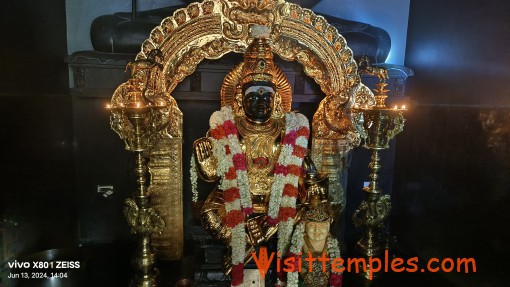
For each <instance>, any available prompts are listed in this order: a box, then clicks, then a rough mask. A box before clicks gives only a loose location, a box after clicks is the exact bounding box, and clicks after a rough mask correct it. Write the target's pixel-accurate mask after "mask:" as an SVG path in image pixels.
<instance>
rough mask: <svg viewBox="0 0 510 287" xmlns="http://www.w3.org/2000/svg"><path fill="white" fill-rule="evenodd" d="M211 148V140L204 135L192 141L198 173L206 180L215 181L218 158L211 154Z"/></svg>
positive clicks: (216, 178)
mask: <svg viewBox="0 0 510 287" xmlns="http://www.w3.org/2000/svg"><path fill="white" fill-rule="evenodd" d="M212 148H213V147H212V142H211V140H210V139H208V138H206V137H203V138H199V139H197V140H196V141H195V142H194V143H193V150H194V153H195V155H196V157H195V159H196V161H197V171H198V175H199V176H200V178H201V179H203V180H204V181H207V182H215V181H217V180H218V179H219V177H218V176H217V174H216V168H217V166H218V160H217V159H216V157H214V156H213V152H212Z"/></svg>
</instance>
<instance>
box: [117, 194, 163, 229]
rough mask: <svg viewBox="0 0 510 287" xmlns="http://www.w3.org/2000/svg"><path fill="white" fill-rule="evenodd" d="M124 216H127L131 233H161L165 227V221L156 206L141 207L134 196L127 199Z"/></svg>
mask: <svg viewBox="0 0 510 287" xmlns="http://www.w3.org/2000/svg"><path fill="white" fill-rule="evenodd" d="M125 204H126V206H125V207H124V216H125V217H126V219H127V221H128V223H129V226H131V233H139V234H152V233H154V234H161V232H163V229H164V228H165V222H164V221H163V219H162V218H161V217H160V216H159V215H158V213H157V212H156V210H154V208H152V207H149V208H146V209H139V208H138V206H137V205H136V202H135V200H134V199H132V198H128V199H126V201H125Z"/></svg>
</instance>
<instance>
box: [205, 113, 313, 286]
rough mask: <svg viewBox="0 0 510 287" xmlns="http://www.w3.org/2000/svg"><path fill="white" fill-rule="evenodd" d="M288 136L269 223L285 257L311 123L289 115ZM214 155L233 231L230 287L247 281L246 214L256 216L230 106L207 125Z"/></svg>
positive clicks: (276, 176) (226, 220) (277, 167)
mask: <svg viewBox="0 0 510 287" xmlns="http://www.w3.org/2000/svg"><path fill="white" fill-rule="evenodd" d="M285 123H286V125H285V126H286V128H285V135H284V136H283V138H282V149H281V152H280V155H279V157H278V161H277V163H276V164H275V168H274V182H273V185H272V186H271V195H270V200H269V211H268V223H269V224H270V225H273V226H275V225H276V224H279V226H278V251H279V252H281V254H285V253H286V251H287V249H288V247H289V245H290V237H291V234H292V229H293V223H294V216H295V215H296V198H297V193H298V180H299V176H300V175H301V164H302V162H303V158H304V156H305V155H306V152H307V146H308V135H309V134H310V129H309V124H308V119H306V117H305V116H303V115H301V114H296V113H287V114H286V115H285ZM209 124H210V127H211V129H210V130H209V135H210V139H211V141H212V142H213V154H214V155H215V156H216V158H217V159H218V168H217V175H218V176H220V185H219V188H220V189H221V190H223V198H224V201H225V211H226V215H225V218H224V220H223V221H224V223H225V224H226V225H227V226H228V227H230V228H231V229H232V241H231V245H232V246H231V247H232V283H231V284H232V286H238V285H240V284H242V282H243V270H244V256H245V251H246V235H245V226H244V216H245V215H250V214H251V213H253V207H252V202H251V195H250V184H249V180H248V173H247V171H246V155H245V154H244V152H243V150H242V148H241V144H240V142H239V138H238V132H237V127H236V125H235V120H234V114H233V112H232V108H231V107H230V106H225V107H222V108H221V110H220V111H217V112H215V113H214V114H213V115H212V116H211V119H210V121H209Z"/></svg>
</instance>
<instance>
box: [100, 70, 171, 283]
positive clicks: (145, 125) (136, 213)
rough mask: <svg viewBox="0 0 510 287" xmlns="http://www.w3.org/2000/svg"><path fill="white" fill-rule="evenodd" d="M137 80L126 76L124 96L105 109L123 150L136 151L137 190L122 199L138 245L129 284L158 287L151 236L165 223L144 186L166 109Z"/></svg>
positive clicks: (165, 106) (163, 124) (163, 103)
mask: <svg viewBox="0 0 510 287" xmlns="http://www.w3.org/2000/svg"><path fill="white" fill-rule="evenodd" d="M142 86H143V85H142V84H141V83H140V81H139V80H138V79H133V78H132V79H129V81H128V82H127V83H125V84H124V86H123V88H124V89H125V92H124V93H121V94H122V95H124V96H123V97H121V98H115V97H114V99H112V103H111V105H107V107H106V108H107V109H109V110H110V111H111V117H110V123H111V127H112V129H113V130H114V131H115V132H116V133H117V134H118V135H119V136H120V138H121V139H123V140H124V142H125V144H126V149H127V150H129V151H132V152H134V153H135V163H136V165H135V174H136V177H137V180H136V182H137V190H136V192H134V193H133V195H132V198H128V199H126V201H125V204H126V206H125V207H124V215H125V217H126V219H127V221H128V223H129V225H130V226H131V232H132V233H135V234H138V236H139V240H138V246H137V249H136V251H135V254H134V256H133V259H132V265H133V267H134V270H135V275H134V278H133V280H132V281H131V284H130V286H136V287H153V286H157V275H158V270H157V268H156V267H155V266H154V265H155V252H154V249H153V248H152V245H151V235H152V234H158V233H161V232H162V231H163V229H164V227H165V222H164V221H163V220H162V219H161V217H160V216H159V215H158V214H157V212H156V210H155V209H154V208H152V207H151V205H150V194H148V192H147V186H146V174H147V164H146V152H147V151H148V150H150V149H151V148H152V147H153V146H154V144H155V143H156V141H157V139H158V132H159V131H160V130H162V129H164V128H166V125H168V122H166V124H165V123H164V122H162V121H160V120H158V118H160V113H161V112H164V110H165V109H166V108H167V104H166V102H164V101H163V100H161V101H159V102H157V103H155V102H153V101H150V100H149V99H147V98H146V97H145V96H144V91H143V89H142Z"/></svg>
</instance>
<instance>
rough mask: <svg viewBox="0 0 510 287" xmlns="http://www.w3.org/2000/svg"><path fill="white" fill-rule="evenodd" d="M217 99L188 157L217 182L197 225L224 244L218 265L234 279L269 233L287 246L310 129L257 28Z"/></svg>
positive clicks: (205, 177) (200, 172)
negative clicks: (225, 253)
mask: <svg viewBox="0 0 510 287" xmlns="http://www.w3.org/2000/svg"><path fill="white" fill-rule="evenodd" d="M221 99H222V108H221V110H220V111H217V112H215V113H214V114H213V115H212V116H211V119H210V122H209V123H210V129H209V131H208V133H207V136H206V137H203V138H200V139H198V140H196V141H195V143H194V157H195V161H194V164H195V166H196V171H197V173H198V176H199V177H200V178H201V179H203V180H205V181H207V182H218V186H217V188H216V189H214V190H213V191H212V192H211V194H210V195H209V196H208V197H207V199H206V201H205V203H204V205H203V207H202V211H201V216H202V225H203V226H204V228H205V229H206V230H207V231H208V232H209V233H211V234H212V235H213V236H214V237H215V238H217V239H219V240H222V241H224V242H225V243H226V244H227V245H228V247H229V250H230V257H228V256H227V260H226V263H227V265H226V268H225V271H226V273H227V274H228V273H231V275H232V283H231V284H232V285H233V286H237V285H240V284H242V282H243V270H244V264H245V263H246V262H249V261H250V260H251V258H252V252H255V251H256V249H257V247H258V246H260V245H261V244H265V243H266V242H267V241H269V240H270V239H271V238H272V237H274V236H273V235H275V234H276V233H277V234H278V236H277V237H278V241H277V249H278V250H277V251H278V252H280V254H285V253H286V252H287V251H288V248H289V246H290V238H291V234H292V230H293V228H294V218H295V216H296V201H297V199H298V190H299V188H300V187H301V185H300V181H302V179H303V176H304V174H303V172H302V171H303V168H302V163H303V159H304V158H305V156H306V154H307V146H308V136H309V133H310V130H309V123H308V120H307V118H306V117H305V116H304V115H302V114H299V113H294V112H290V106H291V101H292V95H291V88H290V84H289V82H288V80H287V78H286V76H285V75H284V74H283V72H282V71H281V70H280V68H278V67H277V66H275V64H274V62H273V52H272V51H271V48H270V46H269V42H268V40H267V38H266V37H264V36H262V37H258V36H254V40H253V42H252V43H251V44H250V45H249V46H248V48H247V50H246V52H245V54H244V61H243V63H241V64H239V65H238V66H236V67H235V68H234V69H233V70H232V71H231V72H230V73H229V74H228V75H227V76H226V78H225V80H224V82H223V86H222V89H221Z"/></svg>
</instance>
